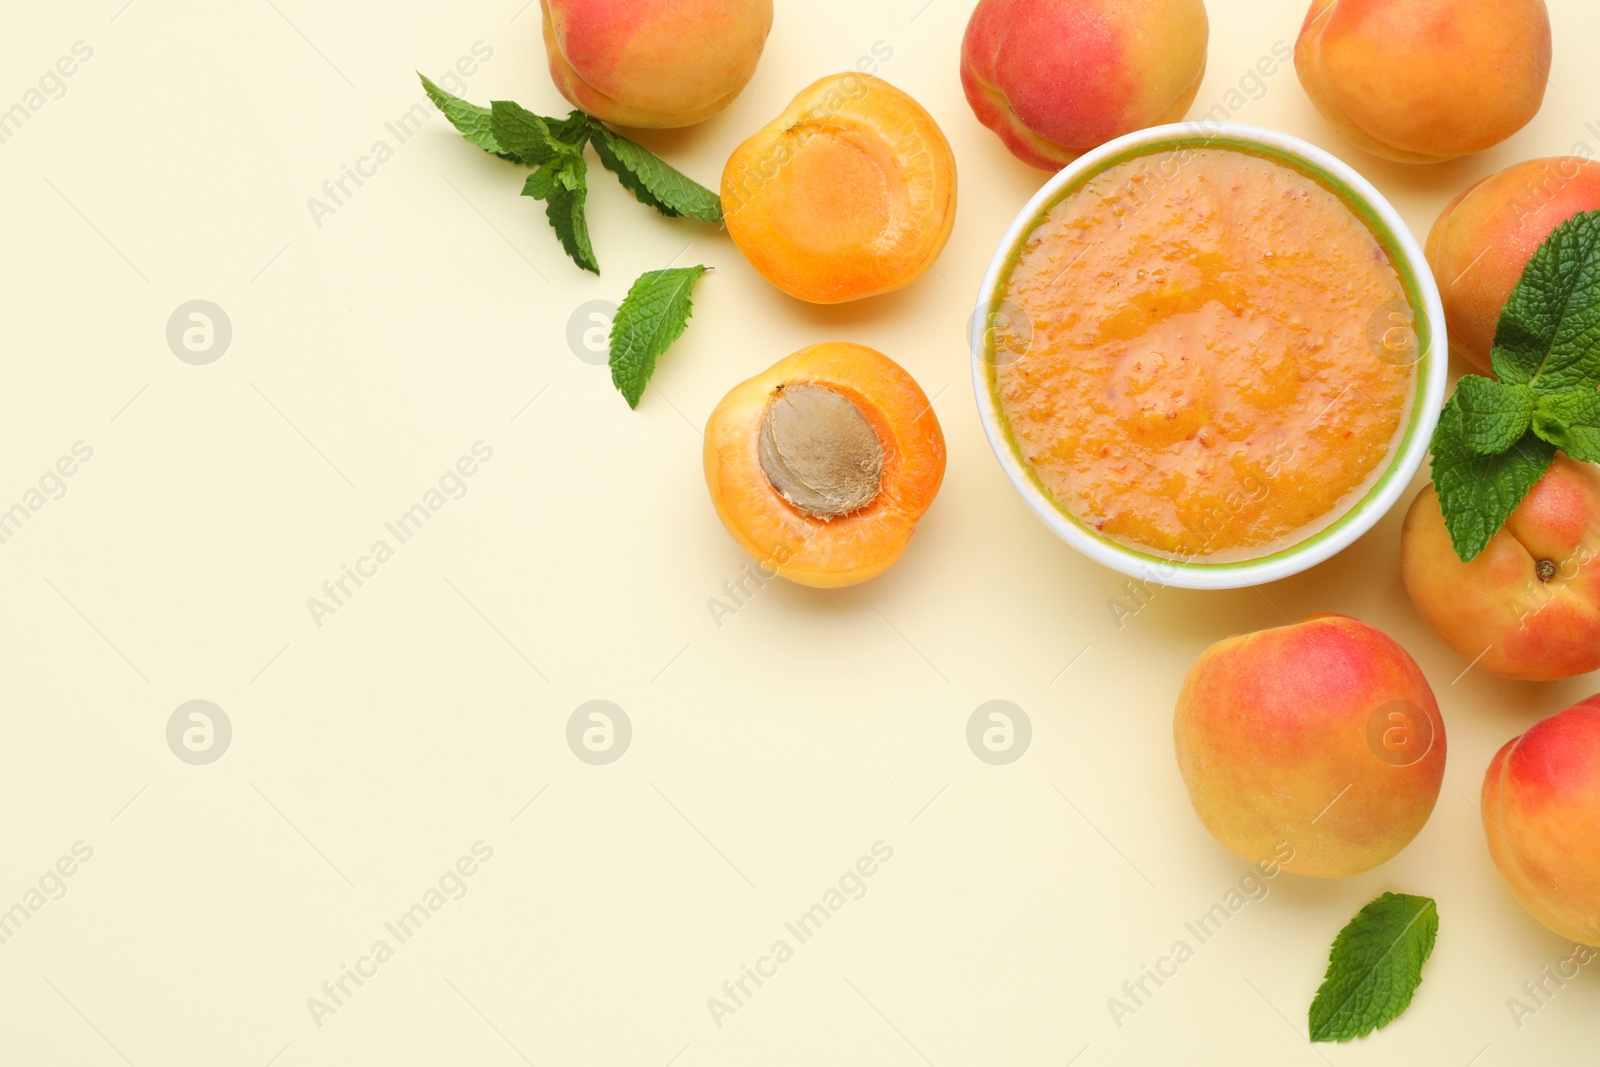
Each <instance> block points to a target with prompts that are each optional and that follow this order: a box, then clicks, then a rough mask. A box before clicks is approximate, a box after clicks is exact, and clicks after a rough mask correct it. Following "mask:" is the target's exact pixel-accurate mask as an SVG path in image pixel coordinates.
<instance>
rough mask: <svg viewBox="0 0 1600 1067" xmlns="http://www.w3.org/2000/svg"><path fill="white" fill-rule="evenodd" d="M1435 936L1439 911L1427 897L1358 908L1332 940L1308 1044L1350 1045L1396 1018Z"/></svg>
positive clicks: (1388, 896) (1418, 980)
mask: <svg viewBox="0 0 1600 1067" xmlns="http://www.w3.org/2000/svg"><path fill="white" fill-rule="evenodd" d="M1438 934H1439V906H1438V905H1437V904H1435V903H1434V902H1433V901H1432V900H1431V899H1430V898H1428V897H1413V896H1408V895H1406V894H1403V893H1385V894H1384V895H1383V896H1381V897H1379V898H1378V899H1377V900H1374V901H1373V902H1372V903H1371V904H1368V905H1367V906H1366V907H1364V908H1362V909H1361V911H1360V912H1359V913H1358V914H1357V915H1356V917H1355V918H1354V919H1351V920H1350V922H1349V923H1348V924H1347V925H1346V926H1345V928H1344V929H1343V930H1340V931H1339V936H1338V937H1336V938H1334V940H1333V949H1332V951H1331V952H1330V953H1329V954H1328V973H1327V975H1326V977H1324V978H1323V980H1322V987H1321V988H1320V989H1318V990H1317V995H1316V998H1315V999H1313V1000H1312V1002H1311V1012H1310V1025H1311V1040H1313V1041H1349V1040H1351V1039H1352V1038H1357V1037H1365V1036H1367V1035H1368V1034H1370V1033H1372V1032H1373V1031H1374V1030H1378V1029H1381V1028H1382V1027H1384V1026H1387V1025H1389V1023H1391V1022H1393V1021H1394V1020H1395V1019H1397V1018H1399V1016H1400V1013H1401V1012H1403V1011H1405V1010H1406V1008H1408V1007H1410V1005H1411V997H1412V995H1413V994H1414V993H1415V992H1416V991H1417V986H1419V985H1421V984H1422V965H1423V964H1424V963H1426V962H1428V957H1429V956H1431V955H1432V954H1433V942H1434V939H1435V938H1436V937H1437V936H1438Z"/></svg>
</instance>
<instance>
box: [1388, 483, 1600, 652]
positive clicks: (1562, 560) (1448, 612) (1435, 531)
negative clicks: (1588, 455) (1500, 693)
mask: <svg viewBox="0 0 1600 1067" xmlns="http://www.w3.org/2000/svg"><path fill="white" fill-rule="evenodd" d="M1596 555H1600V467H1596V466H1595V465H1594V464H1592V463H1579V462H1578V461H1576V460H1573V459H1569V458H1567V457H1566V456H1564V455H1557V456H1556V460H1555V462H1554V463H1552V464H1551V465H1550V470H1549V471H1548V472H1547V473H1546V474H1545V476H1544V477H1543V478H1541V479H1540V480H1539V481H1538V483H1537V484H1535V485H1534V487H1533V488H1532V489H1531V490H1529V491H1528V495H1527V496H1525V497H1523V498H1522V503H1521V504H1519V505H1518V506H1517V510H1516V511H1514V512H1512V513H1511V518H1510V519H1508V520H1507V521H1506V524H1505V526H1504V527H1503V528H1502V529H1501V530H1500V532H1499V533H1497V534H1495V535H1494V537H1492V538H1490V540H1489V545H1488V547H1487V548H1485V549H1484V550H1483V551H1482V552H1481V553H1479V554H1478V555H1477V556H1476V557H1474V558H1473V560H1472V561H1471V562H1470V563H1463V562H1461V559H1460V557H1459V556H1457V555H1456V551H1455V549H1454V548H1453V547H1452V546H1451V543H1450V533H1449V531H1448V530H1447V529H1446V528H1445V524H1444V514H1443V513H1442V511H1441V510H1440V507H1439V494H1438V493H1437V492H1436V491H1435V490H1434V488H1433V486H1432V485H1429V486H1427V487H1426V488H1424V489H1423V490H1422V492H1420V493H1418V494H1417V499H1416V500H1414V501H1413V502H1412V504H1411V510H1410V511H1408V512H1407V513H1406V521H1405V526H1404V528H1403V530H1402V532H1401V535H1400V573H1401V575H1402V576H1403V577H1404V579H1405V584H1406V592H1408V593H1410V594H1411V602H1412V603H1413V604H1415V605H1416V606H1417V611H1418V612H1419V613H1420V614H1421V615H1422V617H1423V619H1425V620H1426V621H1427V623H1428V625H1429V626H1431V627H1433V630H1434V632H1435V633H1437V634H1438V635H1439V637H1440V638H1441V639H1442V640H1443V641H1444V643H1445V644H1447V645H1449V646H1450V647H1451V648H1452V649H1453V650H1455V652H1456V654H1457V655H1459V656H1461V657H1462V658H1463V659H1466V660H1469V661H1471V662H1472V663H1475V664H1477V665H1478V666H1479V667H1482V668H1483V669H1484V670H1486V671H1489V672H1490V673H1491V674H1498V675H1501V676H1503V677H1506V678H1521V679H1524V680H1527V681H1553V680H1555V679H1557V678H1570V677H1572V676H1573V675H1575V674H1587V673H1588V672H1590V671H1593V670H1600V562H1597V561H1596V559H1595V557H1596Z"/></svg>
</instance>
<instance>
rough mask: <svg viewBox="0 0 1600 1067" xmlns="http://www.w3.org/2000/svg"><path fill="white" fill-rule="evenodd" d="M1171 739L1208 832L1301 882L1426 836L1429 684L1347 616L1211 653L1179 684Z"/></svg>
mask: <svg viewBox="0 0 1600 1067" xmlns="http://www.w3.org/2000/svg"><path fill="white" fill-rule="evenodd" d="M1173 733H1174V735H1175V738H1176V740H1177V749H1178V769H1179V770H1180V771H1181V772H1182V773H1183V781H1184V784H1185V785H1186V786H1188V789H1189V799H1190V800H1191V801H1193V803H1194V810H1195V812H1196V814H1198V815H1199V816H1200V821H1201V822H1202V823H1203V824H1204V825H1205V827H1206V829H1207V830H1209V831H1211V834H1212V836H1213V837H1215V838H1216V839H1217V840H1218V841H1220V842H1222V844H1224V845H1225V846H1227V847H1228V848H1229V849H1230V850H1232V851H1233V852H1234V853H1235V854H1237V855H1238V856H1240V857H1242V858H1243V859H1246V860H1249V861H1251V862H1257V863H1268V862H1273V863H1276V864H1277V865H1278V866H1280V867H1282V868H1283V869H1284V870H1288V871H1294V872H1296V873H1299V874H1310V875H1318V876H1321V877H1325V878H1336V877H1342V876H1344V875H1350V874H1358V873H1360V872H1361V871H1365V870H1368V869H1370V868H1372V867H1376V866H1377V865H1378V864H1380V863H1383V862H1384V861H1385V860H1388V859H1390V858H1391V857H1393V856H1394V855H1395V854H1396V853H1398V852H1399V851H1400V850H1401V849H1403V848H1404V847H1405V846H1406V845H1408V844H1409V843H1410V842H1411V839H1412V838H1414V837H1416V836H1417V834H1418V833H1419V832H1420V831H1421V830H1422V827H1423V824H1425V823H1426V822H1427V821H1428V816H1429V814H1431V813H1432V811H1433V805H1434V802H1435V801H1436V800H1438V798H1439V786H1440V783H1441V782H1442V781H1443V779H1444V762H1445V735H1444V720H1443V719H1441V718H1440V716H1439V706H1438V704H1437V703H1435V701H1434V697H1433V690H1432V689H1430V688H1429V687H1428V680H1427V679H1426V678H1424V677H1423V676H1422V671H1421V669H1419V668H1418V667H1417V664H1416V661H1415V660H1413V659H1412V658H1411V657H1410V656H1409V655H1407V654H1406V651H1405V649H1403V648H1401V647H1400V646H1399V645H1398V644H1396V643H1395V642H1394V641H1393V640H1392V639H1390V638H1389V637H1388V636H1387V635H1385V634H1383V633H1382V632H1380V631H1378V630H1375V629H1373V628H1372V627H1371V626H1368V625H1366V624H1365V623H1361V622H1357V621H1356V620H1355V619H1351V618H1347V617H1345V616H1343V615H1313V616H1311V617H1310V618H1308V619H1304V620H1302V621H1300V622H1298V623H1295V624H1293V625H1292V626H1280V627H1277V628H1276V629H1272V630H1262V631H1260V632H1258V633H1253V634H1245V635H1243V636H1240V637H1230V638H1228V639H1226V640H1223V641H1219V642H1217V643H1216V644H1214V645H1212V646H1211V647H1210V648H1209V649H1207V650H1206V652H1205V653H1204V654H1203V655H1202V656H1201V657H1200V659H1199V660H1198V661H1196V663H1195V665H1194V666H1193V667H1192V668H1191V669H1190V670H1189V675H1188V677H1186V678H1185V679H1184V682H1183V690H1182V692H1181V693H1180V694H1179V696H1178V711H1177V715H1176V717H1175V719H1174V721H1173ZM1286 854H1287V855H1288V858H1287V859H1285V858H1284V856H1285V855H1286Z"/></svg>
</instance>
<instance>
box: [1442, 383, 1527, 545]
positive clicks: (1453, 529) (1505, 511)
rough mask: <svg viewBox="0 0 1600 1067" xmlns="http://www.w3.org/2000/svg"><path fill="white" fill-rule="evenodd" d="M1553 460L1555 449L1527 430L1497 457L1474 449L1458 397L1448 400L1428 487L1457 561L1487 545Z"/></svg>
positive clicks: (1443, 412) (1443, 413)
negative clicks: (1435, 492)
mask: <svg viewBox="0 0 1600 1067" xmlns="http://www.w3.org/2000/svg"><path fill="white" fill-rule="evenodd" d="M1554 459H1555V447H1554V446H1553V445H1551V444H1550V443H1549V442H1547V441H1544V440H1541V439H1540V438H1539V437H1538V436H1537V435H1536V434H1533V433H1527V434H1524V435H1523V436H1522V439H1521V440H1519V441H1518V442H1517V443H1516V444H1514V445H1512V446H1511V448H1510V449H1509V450H1507V451H1505V452H1502V453H1500V454H1499V455H1495V456H1485V455H1480V454H1479V453H1477V452H1474V451H1473V450H1472V447H1471V446H1470V445H1469V444H1468V443H1467V439H1466V432H1465V430H1464V428H1463V426H1462V416H1461V408H1460V405H1459V400H1458V398H1457V397H1451V398H1450V401H1449V403H1447V404H1445V406H1444V410H1443V411H1442V412H1441V413H1440V415H1439V426H1438V428H1437V429H1435V430H1434V432H1433V485H1434V488H1435V489H1437V490H1438V491H1439V505H1440V508H1441V509H1442V510H1443V512H1444V524H1445V528H1446V529H1447V530H1449V532H1450V541H1451V543H1452V544H1453V545H1455V550H1456V555H1457V556H1459V557H1460V558H1461V561H1462V562H1463V563H1466V562H1469V561H1471V560H1473V559H1475V558H1476V557H1477V556H1478V554H1479V553H1480V552H1482V551H1483V550H1484V549H1485V548H1486V547H1487V546H1488V544H1489V539H1490V538H1492V537H1493V536H1494V535H1495V534H1497V533H1499V532H1500V527H1502V526H1504V525H1505V524H1506V520H1507V519H1508V518H1510V517H1511V513H1512V512H1513V511H1516V510H1517V505H1518V504H1520V503H1522V498H1523V497H1525V496H1527V495H1528V490H1530V489H1532V488H1533V487H1534V485H1535V484H1536V483H1537V482H1538V481H1539V479H1540V478H1543V477H1544V472H1545V471H1547V470H1549V469H1550V464H1551V462H1552V461H1553V460H1554Z"/></svg>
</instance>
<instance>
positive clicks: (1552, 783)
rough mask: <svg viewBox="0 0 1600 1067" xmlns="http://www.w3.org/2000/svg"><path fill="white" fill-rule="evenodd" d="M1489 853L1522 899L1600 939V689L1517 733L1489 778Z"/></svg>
mask: <svg viewBox="0 0 1600 1067" xmlns="http://www.w3.org/2000/svg"><path fill="white" fill-rule="evenodd" d="M1483 826H1484V832H1485V833H1486V834H1487V836H1488V838H1489V855H1490V856H1492V857H1493V858H1494V864H1495V866H1496V867H1498V868H1499V869H1500V874H1501V875H1502V876H1503V877H1504V878H1505V880H1506V883H1507V884H1508V885H1510V886H1511V891H1512V892H1513V893H1514V894H1516V897H1517V899H1518V900H1520V901H1521V902H1522V906H1523V907H1524V908H1527V909H1528V911H1529V913H1530V914H1532V916H1533V917H1534V918H1535V919H1538V920H1539V921H1540V922H1542V923H1544V924H1545V925H1546V926H1548V927H1549V928H1550V929H1551V930H1554V931H1555V932H1556V933H1557V934H1559V935H1561V936H1562V937H1564V938H1567V939H1568V940H1572V941H1577V942H1580V943H1582V944H1586V945H1600V849H1596V847H1595V843H1596V842H1597V841H1600V697H1590V698H1589V699H1587V700H1584V701H1581V702H1579V703H1577V704H1574V705H1573V706H1572V707H1570V708H1568V709H1567V710H1566V711H1563V712H1561V713H1560V714H1559V715H1555V716H1552V717H1551V718H1548V719H1546V720H1544V721H1543V722H1541V723H1539V724H1538V725H1537V726H1535V727H1533V729H1531V730H1529V731H1528V732H1527V733H1525V734H1523V735H1522V736H1521V737H1519V738H1517V739H1516V740H1514V741H1510V742H1508V743H1507V744H1506V746H1505V747H1504V748H1502V749H1501V750H1500V751H1499V753H1498V754H1496V755H1495V757H1494V762H1492V763H1490V764H1489V771H1488V773H1487V774H1486V775H1485V776H1484V779H1483Z"/></svg>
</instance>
